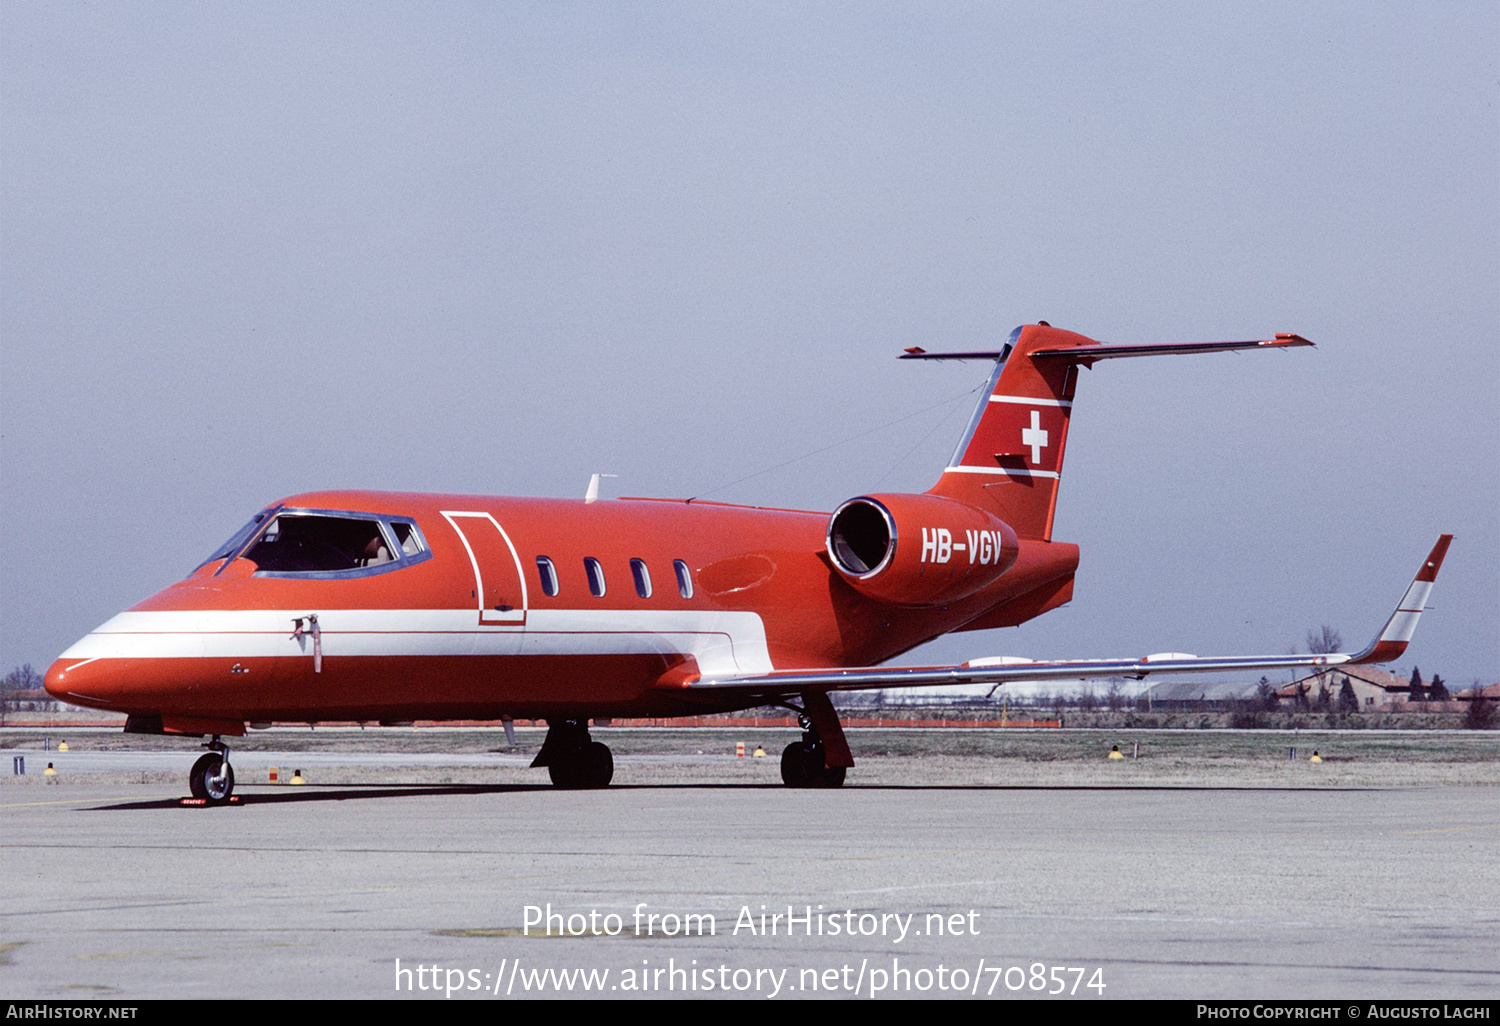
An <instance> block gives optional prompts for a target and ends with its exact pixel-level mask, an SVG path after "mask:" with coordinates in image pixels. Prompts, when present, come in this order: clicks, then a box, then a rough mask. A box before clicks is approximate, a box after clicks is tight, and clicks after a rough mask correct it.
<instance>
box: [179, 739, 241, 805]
mask: <svg viewBox="0 0 1500 1026" xmlns="http://www.w3.org/2000/svg"><path fill="white" fill-rule="evenodd" d="M221 766H223V771H224V775H223V776H222V777H220V775H219V768H220V767H221ZM188 789H189V790H190V791H192V793H193V797H194V798H198V799H201V800H203V801H206V802H208V804H210V805H223V804H224V803H225V802H227V801H229V797H230V795H232V794H234V767H233V766H224V757H223V756H222V755H220V754H219V753H218V752H209V753H208V754H207V755H204V756H201V757H200V758H199V759H198V761H197V762H195V763H193V769H192V772H191V773H189V774H188Z"/></svg>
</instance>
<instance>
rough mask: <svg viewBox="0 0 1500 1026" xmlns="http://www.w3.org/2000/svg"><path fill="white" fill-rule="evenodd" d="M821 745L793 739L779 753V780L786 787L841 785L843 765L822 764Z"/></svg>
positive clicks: (842, 782) (842, 783) (815, 742)
mask: <svg viewBox="0 0 1500 1026" xmlns="http://www.w3.org/2000/svg"><path fill="white" fill-rule="evenodd" d="M823 759H824V752H823V745H822V743H821V742H817V741H793V742H792V743H791V744H789V745H787V746H786V749H785V751H783V752H782V753H781V782H782V783H783V784H785V785H786V786H787V787H843V786H844V774H845V772H846V771H845V769H844V767H843V766H825V765H823Z"/></svg>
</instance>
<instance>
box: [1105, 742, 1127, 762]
mask: <svg viewBox="0 0 1500 1026" xmlns="http://www.w3.org/2000/svg"><path fill="white" fill-rule="evenodd" d="M1107 758H1110V759H1123V758H1125V756H1124V754H1123V753H1121V751H1120V746H1119V745H1115V746H1114V747H1113V748H1111V749H1110V750H1109V755H1108V756H1107Z"/></svg>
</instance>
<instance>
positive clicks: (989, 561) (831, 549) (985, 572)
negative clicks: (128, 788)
mask: <svg viewBox="0 0 1500 1026" xmlns="http://www.w3.org/2000/svg"><path fill="white" fill-rule="evenodd" d="M1019 548H1020V546H1019V544H1018V543H1017V541H1016V533H1015V531H1013V530H1011V528H1010V526H1009V525H1008V524H1006V523H1005V522H1004V521H1003V520H1000V519H999V518H998V517H994V516H992V515H990V514H989V513H986V512H985V511H984V510H981V509H976V508H975V507H973V506H970V505H967V504H966V503H962V502H955V501H953V500H952V499H944V498H941V497H939V496H936V495H861V496H859V497H858V498H854V499H850V500H849V501H848V502H846V503H844V504H843V505H841V506H840V507H839V508H838V509H836V510H835V511H834V513H833V516H832V517H831V518H830V519H829V521H828V556H829V558H830V559H831V560H832V561H833V565H834V568H835V569H837V570H838V572H839V574H840V576H842V577H843V578H844V580H845V581H847V582H848V583H849V586H850V587H852V588H854V590H855V591H858V592H859V593H860V594H861V595H865V596H867V597H869V598H872V599H876V600H878V601H880V602H888V603H891V604H893V605H901V606H937V605H943V604H944V603H947V602H953V601H956V600H958V599H961V598H966V597H968V596H969V595H972V594H974V593H975V592H977V591H979V590H981V589H982V588H984V587H986V586H988V585H989V584H991V583H992V582H994V581H995V580H996V579H997V578H998V577H1000V575H1001V574H1003V573H1005V571H1007V570H1009V569H1010V567H1011V565H1012V564H1014V563H1015V561H1016V554H1017V552H1018V551H1019Z"/></svg>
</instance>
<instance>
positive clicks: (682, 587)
mask: <svg viewBox="0 0 1500 1026" xmlns="http://www.w3.org/2000/svg"><path fill="white" fill-rule="evenodd" d="M672 569H673V570H676V571H677V591H678V592H679V593H680V594H681V595H682V597H683V598H692V597H693V575H692V573H691V572H690V571H689V570H688V565H687V564H686V563H684V562H683V561H682V560H680V559H674V560H672Z"/></svg>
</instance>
